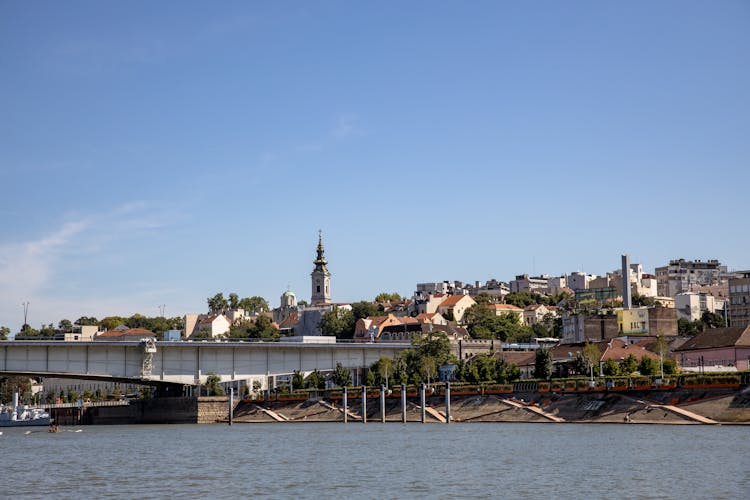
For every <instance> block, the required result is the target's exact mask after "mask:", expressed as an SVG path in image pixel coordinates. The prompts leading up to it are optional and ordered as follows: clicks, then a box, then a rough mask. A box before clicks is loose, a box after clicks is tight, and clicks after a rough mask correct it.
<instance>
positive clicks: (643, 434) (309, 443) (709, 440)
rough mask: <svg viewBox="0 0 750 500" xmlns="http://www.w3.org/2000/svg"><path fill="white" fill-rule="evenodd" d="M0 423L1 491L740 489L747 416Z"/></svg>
mask: <svg viewBox="0 0 750 500" xmlns="http://www.w3.org/2000/svg"><path fill="white" fill-rule="evenodd" d="M29 430H33V432H32V433H31V434H26V432H27V431H29ZM75 430H81V432H71V431H75ZM0 431H2V432H3V435H2V436H0V451H1V452H2V456H3V466H2V470H1V471H0V474H1V475H0V495H2V496H3V497H4V498H24V499H27V498H42V497H47V498H50V497H51V498H59V497H64V498H69V497H74V496H75V497H82V496H83V497H94V498H178V497H185V498H240V497H245V498H246V497H259V498H426V497H432V498H575V499H578V498H712V499H716V498H732V499H734V498H750V427H741V426H688V425H683V426H667V425H622V424H526V423H484V424H480V423H475V424H456V425H444V424H428V425H421V424H406V425H402V424H397V423H388V424H380V423H368V424H366V425H363V424H361V423H349V424H346V425H344V424H341V423H338V424H337V423H299V424H235V425H234V426H232V427H229V426H225V425H202V426H198V425H164V426H87V427H77V428H67V429H65V430H64V431H63V432H60V433H57V434H50V433H48V432H47V431H46V429H45V428H40V429H39V430H34V429H33V428H0Z"/></svg>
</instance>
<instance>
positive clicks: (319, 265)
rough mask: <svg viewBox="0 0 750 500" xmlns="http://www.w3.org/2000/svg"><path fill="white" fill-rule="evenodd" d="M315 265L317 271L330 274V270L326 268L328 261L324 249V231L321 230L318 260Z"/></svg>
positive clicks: (319, 232)
mask: <svg viewBox="0 0 750 500" xmlns="http://www.w3.org/2000/svg"><path fill="white" fill-rule="evenodd" d="M313 264H315V271H322V272H324V273H328V268H327V267H326V265H327V264H328V261H327V260H326V257H325V249H324V248H323V231H321V230H318V258H317V259H315V262H313Z"/></svg>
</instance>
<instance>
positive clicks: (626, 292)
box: [622, 255, 631, 309]
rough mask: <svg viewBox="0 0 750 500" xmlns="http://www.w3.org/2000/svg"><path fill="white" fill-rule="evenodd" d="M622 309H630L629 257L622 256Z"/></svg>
mask: <svg viewBox="0 0 750 500" xmlns="http://www.w3.org/2000/svg"><path fill="white" fill-rule="evenodd" d="M622 307H624V308H625V309H630V308H631V302H630V257H629V256H627V255H623V256H622Z"/></svg>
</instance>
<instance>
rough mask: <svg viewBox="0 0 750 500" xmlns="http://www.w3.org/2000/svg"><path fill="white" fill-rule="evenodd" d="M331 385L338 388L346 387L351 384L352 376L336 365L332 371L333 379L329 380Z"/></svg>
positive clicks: (340, 365)
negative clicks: (331, 382)
mask: <svg viewBox="0 0 750 500" xmlns="http://www.w3.org/2000/svg"><path fill="white" fill-rule="evenodd" d="M331 379H332V380H333V383H334V384H336V385H337V386H339V387H346V386H348V385H351V383H352V374H351V373H350V372H349V370H347V369H346V368H344V365H342V364H341V363H336V369H335V370H334V371H333V377H332V378H331Z"/></svg>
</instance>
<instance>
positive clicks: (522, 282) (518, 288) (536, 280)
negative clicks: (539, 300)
mask: <svg viewBox="0 0 750 500" xmlns="http://www.w3.org/2000/svg"><path fill="white" fill-rule="evenodd" d="M547 279H549V276H547V275H546V274H543V275H541V276H529V275H528V274H520V275H518V276H516V279H514V280H513V281H511V282H510V291H511V292H536V293H547V290H548V287H547Z"/></svg>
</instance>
